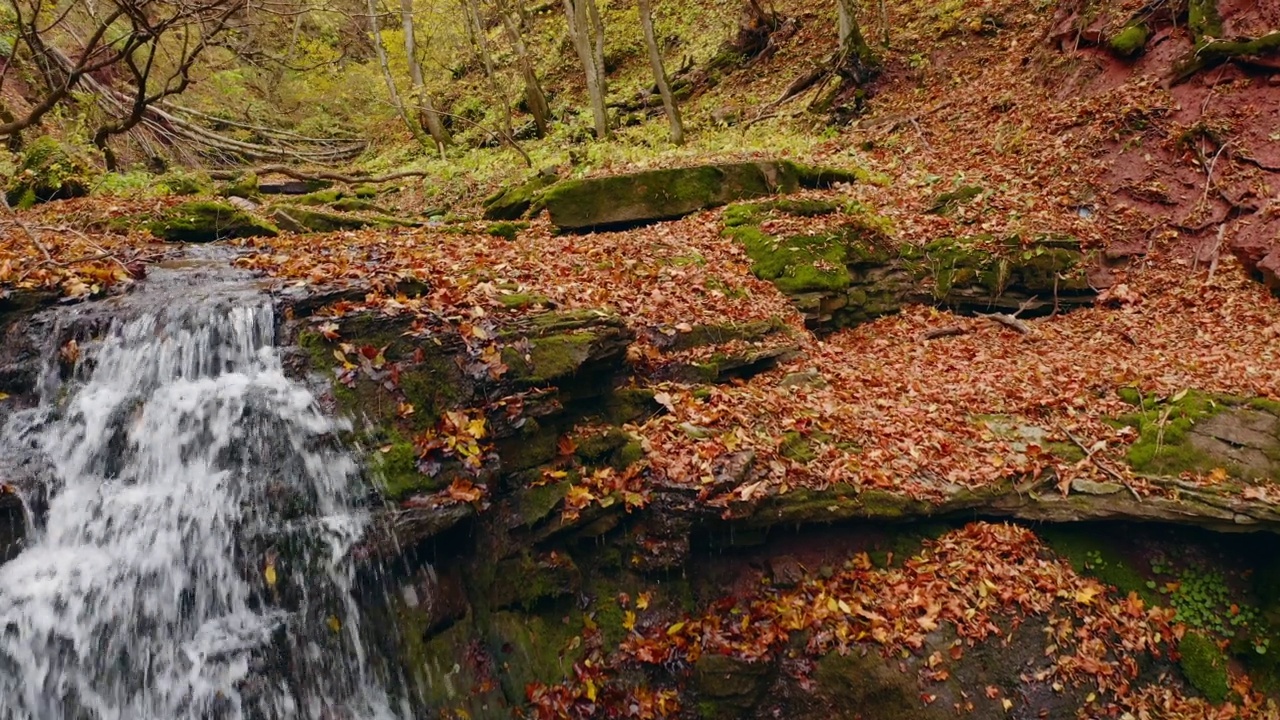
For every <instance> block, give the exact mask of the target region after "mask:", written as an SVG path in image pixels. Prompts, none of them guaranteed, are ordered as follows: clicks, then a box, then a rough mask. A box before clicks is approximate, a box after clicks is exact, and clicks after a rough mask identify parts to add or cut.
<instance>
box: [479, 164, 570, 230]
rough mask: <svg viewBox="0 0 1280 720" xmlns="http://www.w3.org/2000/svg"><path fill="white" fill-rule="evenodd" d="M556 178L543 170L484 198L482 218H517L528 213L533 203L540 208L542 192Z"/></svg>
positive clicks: (553, 182)
mask: <svg viewBox="0 0 1280 720" xmlns="http://www.w3.org/2000/svg"><path fill="white" fill-rule="evenodd" d="M557 180H558V178H557V177H556V174H555V173H554V172H550V171H544V172H540V173H538V174H537V175H535V176H533V177H532V178H530V179H529V180H527V181H525V182H523V183H521V184H519V185H513V186H511V187H507V188H503V189H502V190H499V191H498V192H496V193H494V194H493V195H490V196H489V197H487V198H485V199H484V202H483V203H482V207H483V208H484V219H485V220H519V219H520V218H522V217H524V216H525V215H527V214H529V212H530V211H531V210H533V209H534V207H535V205H537V206H539V208H540V206H541V203H540V198H541V196H542V192H543V191H544V190H546V189H547V188H548V187H551V186H552V185H554V184H555V183H556V181H557Z"/></svg>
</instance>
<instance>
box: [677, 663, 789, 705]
mask: <svg viewBox="0 0 1280 720" xmlns="http://www.w3.org/2000/svg"><path fill="white" fill-rule="evenodd" d="M773 671H774V668H773V666H772V665H770V664H769V663H767V662H765V661H763V660H761V661H757V662H748V661H746V660H741V659H738V658H735V657H730V656H728V655H718V654H709V655H703V656H702V657H700V658H698V661H697V662H696V663H694V666H693V682H694V688H695V689H696V690H697V692H698V697H699V698H700V699H701V702H700V703H699V705H698V716H699V717H701V718H705V719H708V720H720V719H722V718H723V719H726V720H727V719H728V718H739V717H746V716H748V715H750V711H751V709H752V708H754V707H755V706H756V704H757V703H759V702H760V699H761V697H763V695H764V692H765V690H766V689H768V686H769V681H770V680H771V678H772V676H773Z"/></svg>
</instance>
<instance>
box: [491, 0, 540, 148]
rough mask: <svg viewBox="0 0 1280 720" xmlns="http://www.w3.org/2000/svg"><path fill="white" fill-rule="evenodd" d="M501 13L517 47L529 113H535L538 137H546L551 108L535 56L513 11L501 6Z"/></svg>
mask: <svg viewBox="0 0 1280 720" xmlns="http://www.w3.org/2000/svg"><path fill="white" fill-rule="evenodd" d="M499 14H500V15H501V16H502V26H503V27H504V28H506V31H507V37H508V38H509V39H510V40H511V45H512V47H514V48H515V51H516V59H517V60H518V61H519V62H520V74H521V76H523V77H524V101H525V104H526V105H528V106H529V114H531V115H533V123H534V125H535V126H537V128H538V137H546V135H547V123H548V120H549V119H550V117H551V108H549V107H548V106H547V96H546V94H545V93H543V92H542V85H541V84H540V83H539V82H538V73H537V70H536V69H535V68H534V65H533V58H532V57H530V56H529V48H528V47H526V46H525V44H524V38H523V37H521V36H520V28H519V27H517V26H516V23H515V20H513V19H512V17H511V13H509V12H508V11H507V8H505V7H503V8H499Z"/></svg>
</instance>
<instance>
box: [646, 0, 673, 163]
mask: <svg viewBox="0 0 1280 720" xmlns="http://www.w3.org/2000/svg"><path fill="white" fill-rule="evenodd" d="M636 7H637V8H638V9H639V11H640V25H641V26H642V27H643V28H644V42H645V45H647V46H648V48H649V65H650V66H651V67H652V68H653V80H654V82H655V83H657V85H658V92H659V93H661V95H662V107H663V108H664V109H665V110H666V112H667V119H668V120H669V121H670V122H671V142H673V143H675V144H676V145H681V144H683V143H684V123H683V122H681V121H680V108H679V107H677V106H676V99H675V96H674V95H673V94H672V93H671V84H670V83H669V82H667V71H666V70H665V69H664V68H663V66H662V50H661V49H660V48H659V47H658V40H657V37H656V36H655V35H654V32H653V9H652V8H651V7H650V5H649V0H636Z"/></svg>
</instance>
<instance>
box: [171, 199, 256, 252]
mask: <svg viewBox="0 0 1280 720" xmlns="http://www.w3.org/2000/svg"><path fill="white" fill-rule="evenodd" d="M147 229H148V230H150V231H151V234H152V235H154V236H156V237H158V238H160V239H162V240H168V241H171V242H213V241H215V240H228V239H232V238H248V237H274V236H275V235H278V234H279V233H280V231H279V230H278V229H277V228H276V226H274V225H272V224H271V223H269V222H267V221H265V220H262V219H260V218H257V217H254V216H253V215H250V214H249V213H247V212H245V211H243V210H240V209H238V208H236V207H234V206H232V205H229V204H227V203H223V202H205V201H195V202H188V203H183V204H181V205H177V206H175V207H173V208H170V209H169V210H168V211H167V212H165V213H164V214H163V215H161V216H160V217H158V218H156V219H154V220H152V221H151V222H149V223H148V224H147Z"/></svg>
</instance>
